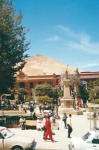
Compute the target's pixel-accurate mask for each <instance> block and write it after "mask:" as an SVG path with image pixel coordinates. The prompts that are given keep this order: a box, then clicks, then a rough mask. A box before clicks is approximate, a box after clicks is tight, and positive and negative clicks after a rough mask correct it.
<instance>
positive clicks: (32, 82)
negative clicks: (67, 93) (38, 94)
mask: <svg viewBox="0 0 99 150" xmlns="http://www.w3.org/2000/svg"><path fill="white" fill-rule="evenodd" d="M59 81H60V75H56V74H55V73H54V74H52V75H37V76H36V75H34V76H27V75H26V74H24V73H23V72H19V74H18V75H17V80H16V83H15V85H14V88H15V90H18V89H19V88H25V89H26V90H28V92H29V94H31V93H32V89H33V88H35V86H36V85H37V84H41V83H49V84H50V85H51V86H52V87H55V86H56V85H58V84H59Z"/></svg>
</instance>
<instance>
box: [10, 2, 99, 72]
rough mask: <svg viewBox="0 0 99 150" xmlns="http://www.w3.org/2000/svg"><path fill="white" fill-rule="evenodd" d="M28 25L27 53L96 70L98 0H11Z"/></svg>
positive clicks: (98, 27) (98, 64) (97, 54)
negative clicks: (28, 44)
mask: <svg viewBox="0 0 99 150" xmlns="http://www.w3.org/2000/svg"><path fill="white" fill-rule="evenodd" d="M12 1H13V3H14V6H15V10H16V12H19V11H21V12H22V14H23V19H22V25H23V26H25V27H26V29H29V32H28V33H27V35H26V40H27V41H30V42H31V45H30V49H29V50H28V51H27V53H28V55H29V56H35V55H37V54H41V55H44V56H47V57H49V58H52V59H55V60H58V61H60V62H63V63H65V64H67V65H69V66H72V67H75V68H78V69H80V70H83V71H99V0H12Z"/></svg>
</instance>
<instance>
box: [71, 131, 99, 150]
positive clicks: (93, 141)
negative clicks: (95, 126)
mask: <svg viewBox="0 0 99 150" xmlns="http://www.w3.org/2000/svg"><path fill="white" fill-rule="evenodd" d="M69 150H99V130H91V131H89V132H88V133H87V134H85V135H84V136H83V137H73V138H72V139H71V142H70V145H69Z"/></svg>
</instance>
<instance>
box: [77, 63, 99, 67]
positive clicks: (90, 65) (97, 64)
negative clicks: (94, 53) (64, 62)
mask: <svg viewBox="0 0 99 150" xmlns="http://www.w3.org/2000/svg"><path fill="white" fill-rule="evenodd" d="M95 66H99V63H90V64H85V65H81V66H78V67H79V68H89V67H95Z"/></svg>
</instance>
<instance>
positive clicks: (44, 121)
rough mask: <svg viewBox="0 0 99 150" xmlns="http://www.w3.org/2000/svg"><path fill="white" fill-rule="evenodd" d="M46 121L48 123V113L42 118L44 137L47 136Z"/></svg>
mask: <svg viewBox="0 0 99 150" xmlns="http://www.w3.org/2000/svg"><path fill="white" fill-rule="evenodd" d="M45 123H46V115H45V116H44V117H43V120H42V127H43V131H44V133H43V138H44V136H45V133H46V126H45Z"/></svg>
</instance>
